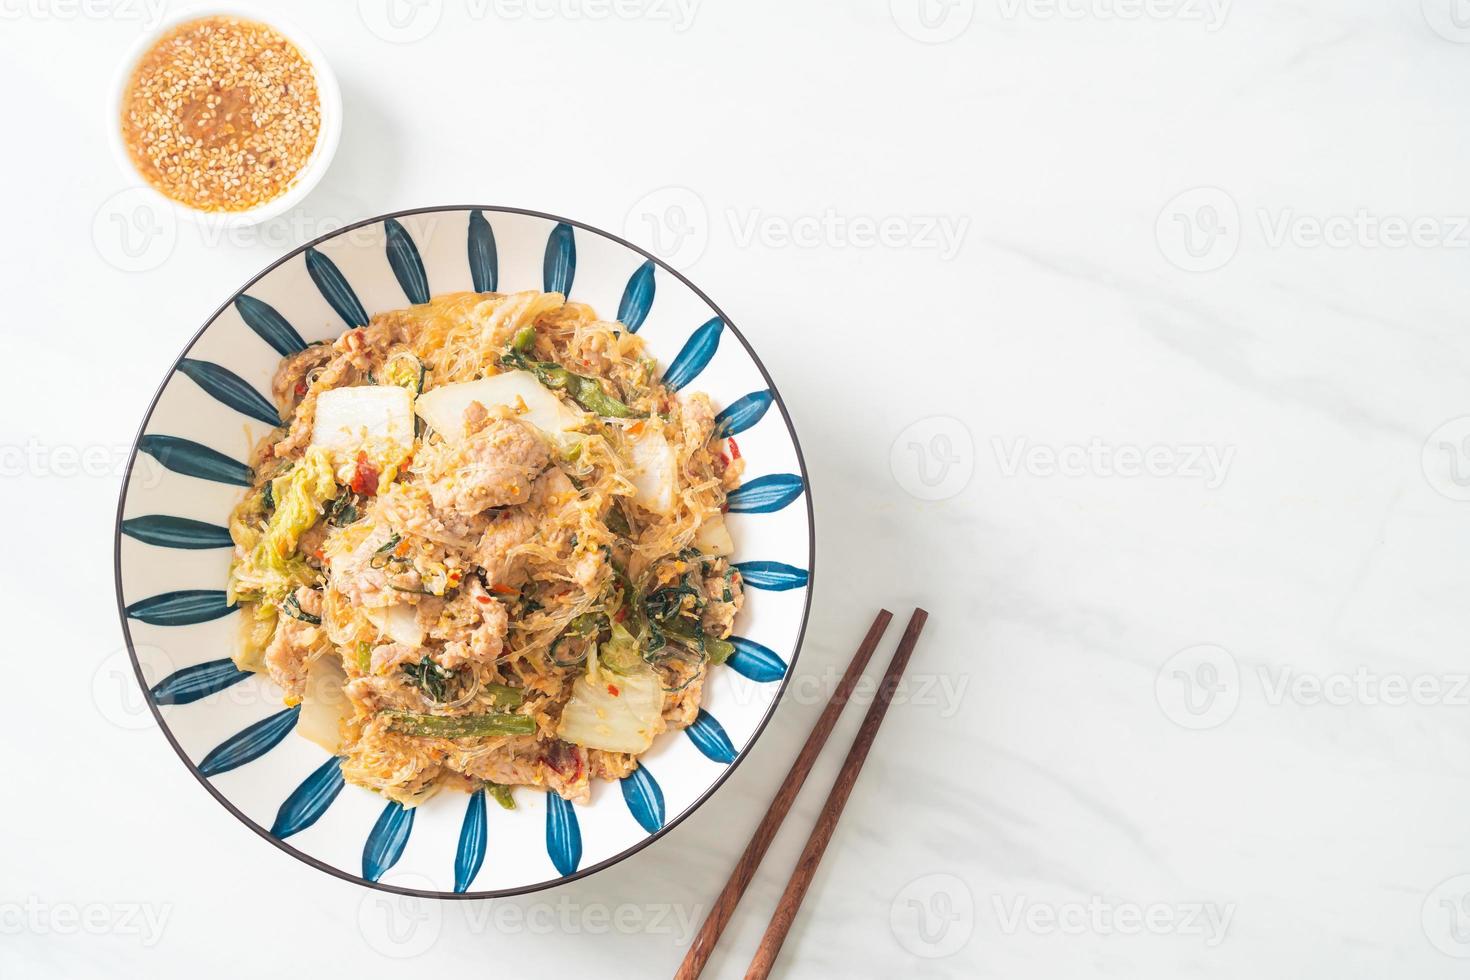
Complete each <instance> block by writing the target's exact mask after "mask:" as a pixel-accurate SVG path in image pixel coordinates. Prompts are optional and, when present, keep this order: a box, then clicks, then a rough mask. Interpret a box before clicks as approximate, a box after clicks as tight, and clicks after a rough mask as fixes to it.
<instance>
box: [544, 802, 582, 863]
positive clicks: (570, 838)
mask: <svg viewBox="0 0 1470 980" xmlns="http://www.w3.org/2000/svg"><path fill="white" fill-rule="evenodd" d="M546 853H547V854H548V855H550V857H551V863H552V864H553V865H555V866H556V870H557V872H558V873H560V874H562V875H569V874H571V873H572V872H574V871H576V870H577V865H579V864H581V863H582V828H581V827H579V826H578V825H577V811H576V810H574V809H572V805H571V804H570V803H568V802H567V801H566V800H564V799H562V798H561V797H560V796H558V795H556V794H555V793H553V792H547V794H546Z"/></svg>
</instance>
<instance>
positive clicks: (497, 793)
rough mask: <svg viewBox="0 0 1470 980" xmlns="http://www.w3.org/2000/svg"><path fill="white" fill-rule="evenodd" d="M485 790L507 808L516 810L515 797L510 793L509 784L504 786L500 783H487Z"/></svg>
mask: <svg viewBox="0 0 1470 980" xmlns="http://www.w3.org/2000/svg"><path fill="white" fill-rule="evenodd" d="M485 792H486V793H488V794H490V798H491V799H492V800H494V801H495V802H496V803H499V804H500V805H501V806H502V807H504V808H505V809H507V810H514V809H515V808H516V801H515V797H513V796H511V795H510V787H509V786H502V785H501V784H500V783H486V784H485Z"/></svg>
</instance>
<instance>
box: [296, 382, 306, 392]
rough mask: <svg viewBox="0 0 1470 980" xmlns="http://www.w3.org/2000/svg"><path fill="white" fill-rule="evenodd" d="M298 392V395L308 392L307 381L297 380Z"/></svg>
mask: <svg viewBox="0 0 1470 980" xmlns="http://www.w3.org/2000/svg"><path fill="white" fill-rule="evenodd" d="M296 394H298V395H304V394H306V382H305V381H298V382H296Z"/></svg>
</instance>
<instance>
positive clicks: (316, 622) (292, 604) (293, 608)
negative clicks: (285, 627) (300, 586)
mask: <svg viewBox="0 0 1470 980" xmlns="http://www.w3.org/2000/svg"><path fill="white" fill-rule="evenodd" d="M281 612H283V613H285V614H286V615H287V616H290V617H291V618H292V619H299V620H301V621H302V622H303V623H310V624H311V625H313V626H320V625H321V624H322V618H321V617H320V616H313V615H312V614H311V613H309V612H303V611H302V609H301V603H300V602H298V601H297V599H296V593H295V592H292V593H291V594H290V595H288V596H286V601H285V602H283V603H281Z"/></svg>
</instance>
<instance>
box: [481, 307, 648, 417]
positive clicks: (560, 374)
mask: <svg viewBox="0 0 1470 980" xmlns="http://www.w3.org/2000/svg"><path fill="white" fill-rule="evenodd" d="M535 341H536V329H535V328H534V327H522V328H521V330H520V332H519V333H517V334H516V335H515V339H514V340H512V341H511V345H510V347H509V348H508V349H507V350H506V352H505V354H504V355H502V356H501V358H500V363H501V364H503V365H505V366H506V367H515V368H520V369H521V370H522V371H530V372H531V373H532V374H534V375H535V376H536V380H537V381H540V382H541V383H542V384H543V385H545V386H546V387H548V388H550V389H551V390H552V391H564V392H566V393H567V397H569V398H571V400H572V401H574V402H576V403H577V404H578V405H581V406H582V407H583V408H585V409H586V410H587V411H589V412H591V413H593V414H594V415H601V416H604V417H607V418H615V419H636V418H646V417H647V413H645V412H635V411H633V410H632V409H631V408H629V407H628V406H627V405H624V404H623V403H622V402H620V401H618V400H617V399H616V398H614V397H613V396H612V395H609V394H608V393H607V390H606V389H604V388H603V387H602V382H600V381H598V380H597V379H596V378H589V377H586V376H585V375H581V374H573V373H572V372H571V371H568V370H567V369H566V368H564V367H562V366H561V365H560V364H557V363H555V362H553V361H537V360H532V359H531V358H530V357H528V356H527V354H528V353H529V351H530V350H531V345H532V344H533V343H535Z"/></svg>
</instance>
